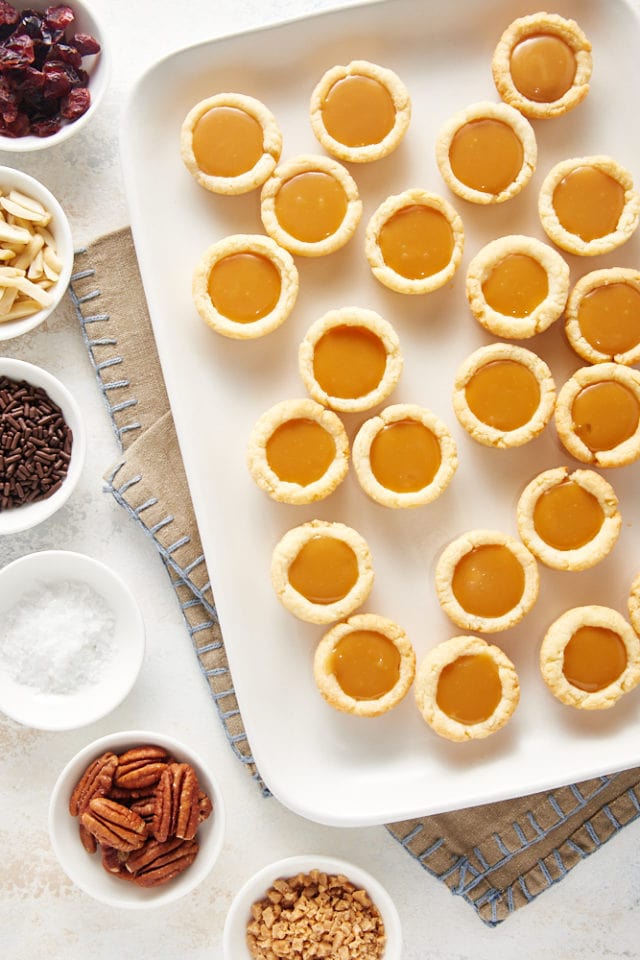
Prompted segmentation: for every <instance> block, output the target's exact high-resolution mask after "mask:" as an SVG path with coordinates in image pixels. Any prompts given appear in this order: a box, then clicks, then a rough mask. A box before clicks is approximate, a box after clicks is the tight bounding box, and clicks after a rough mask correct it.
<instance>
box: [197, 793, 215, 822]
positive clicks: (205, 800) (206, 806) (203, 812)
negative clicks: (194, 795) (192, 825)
mask: <svg viewBox="0 0 640 960" xmlns="http://www.w3.org/2000/svg"><path fill="white" fill-rule="evenodd" d="M212 813H213V801H212V799H211V797H210V796H209V794H208V793H205V792H204V790H201V791H200V793H199V794H198V820H199V821H200V823H204V821H205V820H208V819H209V817H210V816H211V814H212Z"/></svg>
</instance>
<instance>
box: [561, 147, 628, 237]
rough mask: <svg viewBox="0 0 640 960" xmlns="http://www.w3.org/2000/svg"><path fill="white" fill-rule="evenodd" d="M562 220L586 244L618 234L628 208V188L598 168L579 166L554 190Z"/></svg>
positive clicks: (566, 228) (569, 230)
mask: <svg viewBox="0 0 640 960" xmlns="http://www.w3.org/2000/svg"><path fill="white" fill-rule="evenodd" d="M553 206H554V207H555V211H556V214H557V216H558V220H559V221H560V223H561V224H562V226H563V227H564V229H565V230H567V231H568V233H574V234H575V235H576V236H578V237H580V238H581V239H582V240H584V241H585V243H589V241H591V240H597V239H598V238H599V237H606V236H607V235H608V234H610V233H614V232H615V230H616V228H617V226H618V221H619V220H620V214H621V213H622V210H623V208H624V187H623V186H622V184H620V183H618V181H617V180H615V179H614V177H610V176H609V174H608V173H604V172H603V171H602V170H598V168H597V167H589V166H582V167H576V168H575V170H572V171H571V173H568V174H567V176H566V177H563V179H562V180H561V181H560V183H559V184H558V186H557V187H556V188H555V190H554V191H553Z"/></svg>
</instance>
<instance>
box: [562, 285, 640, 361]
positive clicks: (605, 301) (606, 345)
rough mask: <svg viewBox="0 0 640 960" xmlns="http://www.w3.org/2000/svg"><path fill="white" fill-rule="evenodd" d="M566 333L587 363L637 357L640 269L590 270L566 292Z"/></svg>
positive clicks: (639, 325)
mask: <svg viewBox="0 0 640 960" xmlns="http://www.w3.org/2000/svg"><path fill="white" fill-rule="evenodd" d="M565 333H566V335H567V340H568V341H569V343H570V344H571V347H572V348H573V350H574V351H575V352H576V353H577V354H578V356H579V357H581V358H582V359H583V360H585V361H586V362H587V363H607V362H612V363H621V364H623V365H624V366H626V367H631V366H633V365H634V364H636V363H638V362H639V361H640V271H638V270H632V269H629V268H627V267H609V268H608V269H604V270H593V271H591V273H587V274H585V276H583V277H580V279H579V280H578V282H577V283H576V284H575V286H574V288H573V290H572V291H571V293H570V294H569V299H568V301H567V310H566V316H565Z"/></svg>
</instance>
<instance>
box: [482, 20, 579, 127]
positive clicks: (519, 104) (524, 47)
mask: <svg viewBox="0 0 640 960" xmlns="http://www.w3.org/2000/svg"><path fill="white" fill-rule="evenodd" d="M491 70H492V73H493V80H494V83H495V85H496V89H497V91H498V93H499V94H500V96H501V98H502V99H503V100H504V101H505V102H506V103H508V104H511V106H513V107H515V108H516V109H517V110H519V111H520V113H523V114H524V115H525V116H526V117H531V118H534V119H536V120H548V119H551V118H553V117H559V116H562V115H563V114H565V113H568V111H569V110H573V108H574V107H577V106H578V104H579V103H581V102H582V101H583V100H584V98H585V97H586V95H587V93H588V92H589V81H590V79H591V70H592V60H591V44H590V42H589V41H588V40H587V38H586V36H585V34H584V33H583V31H582V30H581V28H580V27H579V26H578V24H577V23H576V22H575V20H568V19H566V18H565V17H561V16H559V15H558V14H555V13H543V12H541V13H533V14H530V15H529V16H525V17H519V18H518V19H517V20H514V21H513V23H511V24H509V26H508V27H507V28H506V30H505V31H504V33H503V34H502V36H501V37H500V40H499V41H498V44H497V46H496V48H495V50H494V53H493V58H492V62H491Z"/></svg>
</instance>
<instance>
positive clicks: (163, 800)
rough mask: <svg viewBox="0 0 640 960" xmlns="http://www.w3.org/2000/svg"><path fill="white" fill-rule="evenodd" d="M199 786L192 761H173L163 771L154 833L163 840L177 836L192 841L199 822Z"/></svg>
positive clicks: (153, 826)
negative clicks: (190, 762)
mask: <svg viewBox="0 0 640 960" xmlns="http://www.w3.org/2000/svg"><path fill="white" fill-rule="evenodd" d="M199 795H200V785H199V783H198V776H197V774H196V772H195V770H194V769H193V767H192V766H191V764H189V763H170V764H169V765H168V766H167V768H166V769H165V770H164V771H163V773H162V775H161V777H160V780H159V781H158V786H157V788H156V796H155V805H156V806H155V811H154V815H153V819H152V821H151V833H152V834H153V836H154V837H155V838H156V840H159V841H160V843H163V842H164V841H165V840H167V839H168V838H169V837H172V836H175V837H179V838H180V839H182V840H193V838H194V837H195V835H196V830H197V829H198V823H199V813H200V807H199V801H198V797H199Z"/></svg>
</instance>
